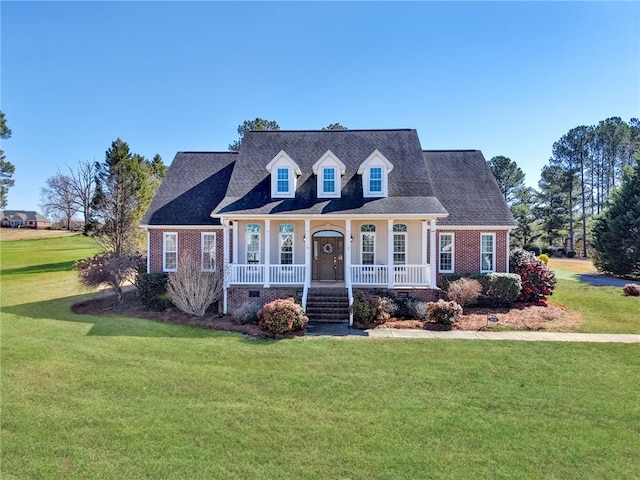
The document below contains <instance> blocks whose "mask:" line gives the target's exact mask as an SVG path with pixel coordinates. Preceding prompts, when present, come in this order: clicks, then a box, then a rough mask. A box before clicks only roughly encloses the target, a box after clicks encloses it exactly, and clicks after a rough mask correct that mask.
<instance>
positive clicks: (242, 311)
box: [231, 302, 262, 325]
mask: <svg viewBox="0 0 640 480" xmlns="http://www.w3.org/2000/svg"><path fill="white" fill-rule="evenodd" d="M261 308H262V307H261V306H260V305H258V304H257V303H255V302H245V303H243V304H242V305H240V306H239V307H238V308H236V309H235V310H234V311H233V312H232V313H231V315H232V316H233V318H235V319H236V321H237V322H238V323H240V324H241V325H248V324H249V323H258V312H259V311H260V309H261Z"/></svg>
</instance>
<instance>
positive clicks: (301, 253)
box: [141, 129, 516, 319]
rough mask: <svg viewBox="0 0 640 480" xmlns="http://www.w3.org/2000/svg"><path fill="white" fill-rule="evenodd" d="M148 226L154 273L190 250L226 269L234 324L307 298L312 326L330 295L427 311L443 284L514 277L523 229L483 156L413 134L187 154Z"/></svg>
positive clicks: (275, 140) (250, 139)
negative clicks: (410, 302)
mask: <svg viewBox="0 0 640 480" xmlns="http://www.w3.org/2000/svg"><path fill="white" fill-rule="evenodd" d="M141 226H142V227H143V228H145V229H146V230H147V238H148V271H150V272H161V271H165V272H171V271H174V270H176V269H179V268H180V258H181V254H182V253H183V252H188V253H190V255H191V256H193V257H195V258H197V259H198V260H199V261H200V262H201V265H202V269H203V270H205V271H220V270H223V271H224V273H225V275H224V301H223V304H224V306H223V310H224V311H225V312H226V311H228V310H229V311H233V309H235V308H237V307H239V306H241V305H243V304H244V303H247V302H257V303H266V302H268V301H270V300H272V299H274V298H278V297H281V296H283V295H298V296H300V297H301V298H302V303H303V305H305V306H306V307H307V313H308V314H309V316H310V318H313V317H314V315H313V308H315V307H314V305H317V304H318V302H320V301H321V300H320V299H321V298H322V297H326V296H327V295H326V292H327V290H328V289H327V288H326V287H327V286H328V287H333V288H332V289H331V292H332V293H331V296H334V297H336V298H338V297H341V296H343V297H346V298H352V297H353V289H356V288H357V289H363V288H375V289H378V290H379V289H388V290H391V291H393V292H394V293H396V294H402V295H411V296H414V297H417V298H422V299H424V300H430V299H434V298H436V297H437V295H438V291H437V286H436V284H437V281H438V277H439V276H440V275H442V274H445V273H488V272H505V271H508V267H509V265H508V248H509V232H510V231H511V230H512V229H513V228H515V226H516V222H515V221H514V219H513V217H512V215H511V212H510V211H509V208H508V206H507V204H506V203H505V200H504V197H503V196H502V194H501V192H500V189H499V188H498V185H497V183H496V181H495V179H494V177H493V175H492V174H491V170H490V169H489V167H488V165H487V163H486V161H485V159H484V157H483V155H482V153H481V152H480V151H478V150H450V151H440V150H437V151H434V150H426V151H425V150H423V149H422V146H421V145H420V141H419V139H418V135H417V133H416V131H415V130H409V129H406V130H342V131H282V130H280V131H251V132H247V133H246V134H245V136H244V140H243V142H242V146H241V148H240V150H239V152H178V153H177V154H176V156H175V159H174V160H173V163H172V164H171V166H170V167H169V170H168V172H167V175H166V177H165V178H164V180H163V182H162V185H161V186H160V188H159V190H158V192H157V193H156V195H155V197H154V199H153V200H152V202H151V205H150V206H149V209H148V210H147V212H146V214H145V216H144V218H143V220H142V225H141ZM318 287H324V288H318ZM323 291H324V292H325V294H324V295H323V294H322V292H323ZM333 300H334V301H335V299H333ZM326 301H327V299H326V298H325V302H326ZM340 304H341V305H343V307H341V308H342V311H341V312H334V314H335V316H336V317H337V318H342V319H344V318H345V317H348V303H347V304H346V307H344V305H345V303H340ZM323 308H324V311H328V310H329V307H328V305H327V304H325V305H324V307H323ZM320 310H322V309H320ZM320 310H318V311H317V312H316V315H317V318H319V317H320V316H321V315H322V312H321V311H320ZM334 310H335V309H334Z"/></svg>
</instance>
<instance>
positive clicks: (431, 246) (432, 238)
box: [429, 220, 437, 288]
mask: <svg viewBox="0 0 640 480" xmlns="http://www.w3.org/2000/svg"><path fill="white" fill-rule="evenodd" d="M429 229H430V231H429V237H430V238H429V253H430V255H429V263H430V264H431V278H430V279H429V283H430V284H431V285H430V286H431V288H436V272H437V265H436V221H435V220H431V221H430V222H429Z"/></svg>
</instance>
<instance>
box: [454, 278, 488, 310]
mask: <svg viewBox="0 0 640 480" xmlns="http://www.w3.org/2000/svg"><path fill="white" fill-rule="evenodd" d="M481 293H482V285H481V284H480V282H479V281H478V280H473V279H471V278H461V279H460V280H456V281H455V282H451V283H450V284H449V288H448V289H447V297H449V300H453V301H454V302H456V303H458V304H459V305H460V306H461V307H464V306H465V305H469V304H472V303H475V302H476V300H478V297H479V296H480V294H481Z"/></svg>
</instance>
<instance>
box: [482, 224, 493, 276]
mask: <svg viewBox="0 0 640 480" xmlns="http://www.w3.org/2000/svg"><path fill="white" fill-rule="evenodd" d="M495 271H496V236H495V234H494V233H483V234H481V235H480V272H481V273H489V272H495Z"/></svg>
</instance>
